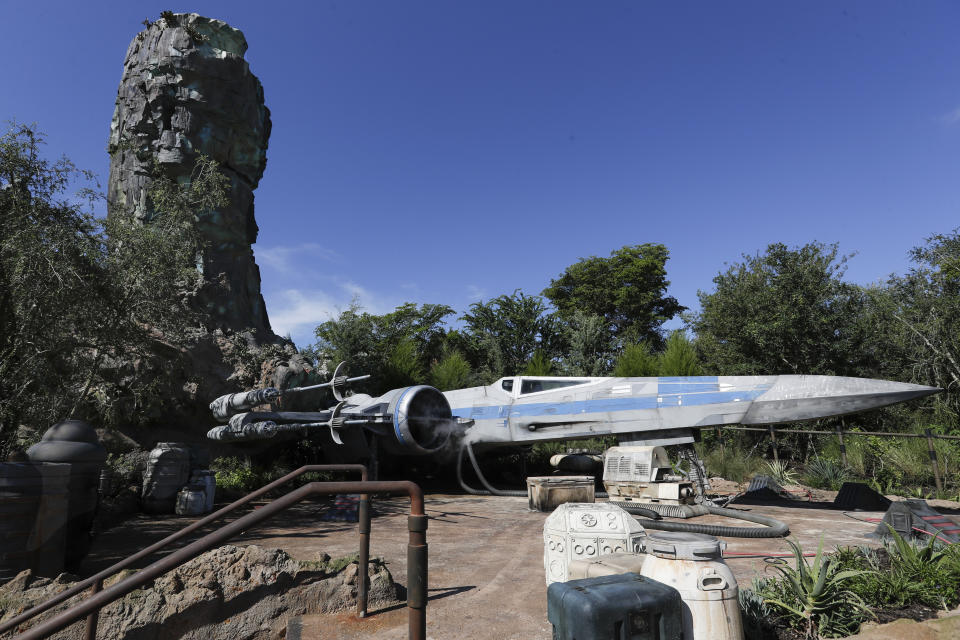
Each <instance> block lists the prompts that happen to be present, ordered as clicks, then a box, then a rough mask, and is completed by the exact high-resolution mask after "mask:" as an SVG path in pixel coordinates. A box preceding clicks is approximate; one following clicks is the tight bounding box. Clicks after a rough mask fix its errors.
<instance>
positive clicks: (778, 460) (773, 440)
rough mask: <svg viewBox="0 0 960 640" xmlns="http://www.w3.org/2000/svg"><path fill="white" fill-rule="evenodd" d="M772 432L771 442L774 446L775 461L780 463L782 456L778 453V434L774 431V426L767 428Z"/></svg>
mask: <svg viewBox="0 0 960 640" xmlns="http://www.w3.org/2000/svg"><path fill="white" fill-rule="evenodd" d="M767 429H769V430H770V442H771V444H772V445H773V447H772V448H773V461H774V462H780V454H779V453H777V432H776V431H775V430H774V428H773V425H770V426H769V427H767Z"/></svg>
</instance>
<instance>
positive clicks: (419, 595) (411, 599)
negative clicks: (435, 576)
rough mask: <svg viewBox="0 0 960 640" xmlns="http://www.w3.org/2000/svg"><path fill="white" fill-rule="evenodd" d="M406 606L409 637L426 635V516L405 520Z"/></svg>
mask: <svg viewBox="0 0 960 640" xmlns="http://www.w3.org/2000/svg"><path fill="white" fill-rule="evenodd" d="M407 529H408V530H409V531H410V541H409V543H408V544H407V607H409V608H410V618H409V620H410V627H409V629H408V635H409V636H410V637H411V638H419V639H423V638H426V637H427V516H425V515H411V516H409V518H408V520H407Z"/></svg>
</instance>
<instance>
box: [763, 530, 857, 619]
mask: <svg viewBox="0 0 960 640" xmlns="http://www.w3.org/2000/svg"><path fill="white" fill-rule="evenodd" d="M787 542H788V544H789V545H790V548H791V550H792V551H793V556H794V561H795V564H796V567H795V568H791V567H790V566H788V564H787V563H786V562H783V563H782V564H774V565H772V566H773V568H774V570H776V571H777V572H779V573H780V579H778V580H770V581H768V582H767V583H765V585H764V586H763V588H762V589H761V590H760V595H761V596H762V597H763V598H764V602H765V603H766V604H767V605H769V606H770V609H772V610H774V611H776V612H777V613H780V614H781V615H782V616H783V617H784V618H785V619H786V621H787V622H788V623H789V624H790V625H791V626H792V627H793V628H794V629H798V630H800V631H803V633H804V634H805V636H806V637H807V638H817V637H820V636H823V637H827V638H836V637H841V636H846V635H850V634H852V633H856V631H857V630H858V629H859V628H860V623H861V622H862V621H864V620H866V619H867V618H868V617H870V616H871V615H872V614H871V613H870V610H869V609H868V608H867V605H866V603H865V602H864V601H863V599H862V598H861V597H860V596H859V595H857V594H856V593H854V592H853V591H851V590H850V588H849V583H850V581H851V580H852V579H853V578H856V577H857V576H859V575H862V574H863V573H864V571H861V570H855V569H842V568H841V565H840V563H838V562H837V561H836V558H835V557H834V556H830V555H824V554H823V539H822V538H821V540H820V544H819V545H818V546H817V555H816V557H814V559H813V561H812V562H808V561H807V559H806V558H804V557H803V549H802V548H801V547H800V544H799V543H796V542H794V541H793V540H788V541H787Z"/></svg>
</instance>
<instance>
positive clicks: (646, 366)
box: [611, 342, 660, 378]
mask: <svg viewBox="0 0 960 640" xmlns="http://www.w3.org/2000/svg"><path fill="white" fill-rule="evenodd" d="M611 375H612V376H614V377H617V378H646V377H652V376H658V375H660V363H659V361H658V360H657V357H656V356H655V355H653V353H652V352H651V351H650V345H648V344H647V343H646V342H634V343H631V344H628V345H627V346H626V347H624V348H623V351H622V352H621V353H620V357H619V358H617V363H616V366H614V368H613V372H612V373H611Z"/></svg>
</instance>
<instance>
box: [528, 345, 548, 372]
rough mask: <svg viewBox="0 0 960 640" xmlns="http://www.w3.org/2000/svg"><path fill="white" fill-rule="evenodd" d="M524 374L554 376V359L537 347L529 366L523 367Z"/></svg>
mask: <svg viewBox="0 0 960 640" xmlns="http://www.w3.org/2000/svg"><path fill="white" fill-rule="evenodd" d="M523 375H525V376H552V375H553V361H551V360H550V358H548V357H547V354H545V353H544V352H543V351H541V350H539V349H537V350H536V351H534V352H533V357H532V358H530V362H528V363H527V366H526V367H524V369H523Z"/></svg>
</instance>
